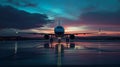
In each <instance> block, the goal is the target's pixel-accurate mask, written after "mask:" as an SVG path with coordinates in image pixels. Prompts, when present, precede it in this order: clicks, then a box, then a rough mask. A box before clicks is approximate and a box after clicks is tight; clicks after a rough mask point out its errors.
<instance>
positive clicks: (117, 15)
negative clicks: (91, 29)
mask: <svg viewBox="0 0 120 67" xmlns="http://www.w3.org/2000/svg"><path fill="white" fill-rule="evenodd" d="M80 21H81V22H83V23H84V24H89V25H112V26H113V25H115V26H118V25H119V26H120V11H116V12H104V11H103V12H88V13H83V14H82V15H81V16H80Z"/></svg>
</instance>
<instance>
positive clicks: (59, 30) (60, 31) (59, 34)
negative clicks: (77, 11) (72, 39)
mask: <svg viewBox="0 0 120 67" xmlns="http://www.w3.org/2000/svg"><path fill="white" fill-rule="evenodd" d="M54 33H55V36H56V37H63V36H64V33H65V29H64V27H62V26H60V25H59V26H56V27H55V28H54Z"/></svg>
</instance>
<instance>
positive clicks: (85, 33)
mask: <svg viewBox="0 0 120 67" xmlns="http://www.w3.org/2000/svg"><path fill="white" fill-rule="evenodd" d="M97 33H98V32H84V33H69V34H65V35H70V34H74V35H79V34H83V35H87V34H97Z"/></svg>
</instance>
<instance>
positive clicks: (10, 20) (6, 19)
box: [0, 6, 49, 29]
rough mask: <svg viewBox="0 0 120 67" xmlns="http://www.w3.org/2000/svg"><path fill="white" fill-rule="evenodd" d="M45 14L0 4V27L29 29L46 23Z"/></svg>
mask: <svg viewBox="0 0 120 67" xmlns="http://www.w3.org/2000/svg"><path fill="white" fill-rule="evenodd" d="M48 22H49V20H48V17H47V16H46V15H45V14H37V13H28V12H25V11H21V10H17V9H16V8H13V7H10V6H0V28H17V29H30V28H36V27H42V26H43V25H44V24H46V23H48Z"/></svg>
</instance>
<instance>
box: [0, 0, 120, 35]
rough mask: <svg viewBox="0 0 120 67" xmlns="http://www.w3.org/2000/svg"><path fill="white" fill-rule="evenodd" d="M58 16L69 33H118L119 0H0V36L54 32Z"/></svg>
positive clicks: (119, 19)
mask: <svg viewBox="0 0 120 67" xmlns="http://www.w3.org/2000/svg"><path fill="white" fill-rule="evenodd" d="M58 19H60V20H61V25H62V26H64V27H65V29H66V30H65V31H66V32H69V33H71V32H75V33H82V32H97V31H99V29H101V30H102V32H103V33H104V34H107V35H120V0H0V36H1V35H15V32H16V31H17V32H37V33H51V32H52V33H53V28H54V27H55V26H56V25H57V20H58Z"/></svg>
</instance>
